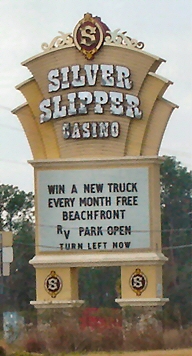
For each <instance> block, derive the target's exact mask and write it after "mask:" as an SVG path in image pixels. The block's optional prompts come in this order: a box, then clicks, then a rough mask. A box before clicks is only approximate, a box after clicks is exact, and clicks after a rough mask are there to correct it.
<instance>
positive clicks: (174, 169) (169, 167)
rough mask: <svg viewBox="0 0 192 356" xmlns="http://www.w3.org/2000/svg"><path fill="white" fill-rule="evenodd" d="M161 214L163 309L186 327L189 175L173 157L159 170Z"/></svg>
mask: <svg viewBox="0 0 192 356" xmlns="http://www.w3.org/2000/svg"><path fill="white" fill-rule="evenodd" d="M161 210H162V242H163V252H164V253H165V255H166V256H167V257H168V259H169V260H168V262H167V263H166V264H165V266H164V284H165V295H166V296H167V297H169V298H170V303H168V304H167V305H166V309H168V310H169V313H170V315H171V317H172V318H173V319H175V320H176V321H177V322H180V323H181V324H185V323H187V322H189V321H190V320H192V313H191V310H192V300H191V295H192V293H191V292H192V265H191V257H192V225H191V217H192V214H191V213H192V172H188V171H187V169H186V168H185V167H182V166H181V164H180V162H177V161H176V160H175V158H174V157H167V158H166V159H165V161H164V163H163V164H162V166H161Z"/></svg>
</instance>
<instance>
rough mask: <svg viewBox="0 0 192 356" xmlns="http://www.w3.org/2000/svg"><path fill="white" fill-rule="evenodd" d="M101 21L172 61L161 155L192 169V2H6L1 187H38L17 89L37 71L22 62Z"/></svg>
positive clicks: (1, 22)
mask: <svg viewBox="0 0 192 356" xmlns="http://www.w3.org/2000/svg"><path fill="white" fill-rule="evenodd" d="M86 12H90V13H92V15H94V16H99V17H101V19H102V21H103V22H105V23H106V24H107V25H108V27H109V28H110V29H111V30H115V29H117V28H120V29H121V30H122V31H127V34H128V35H129V36H130V37H132V38H136V39H137V40H140V41H142V42H144V43H145V48H144V50H145V51H147V52H149V53H152V54H155V55H157V56H159V57H161V58H164V59H165V60H166V63H163V64H162V65H161V66H160V68H159V70H158V74H160V75H162V76H163V77H165V78H167V79H170V80H171V81H173V82H174V84H173V85H171V86H170V87H169V89H168V90H167V91H166V92H165V94H164V97H165V98H166V99H168V100H170V101H172V102H174V103H175V104H177V105H179V109H175V110H174V112H173V114H172V116H171V118H170V121H169V124H168V126H167V129H166V132H165V135H164V139H163V142H162V145H161V151H160V154H161V155H163V154H166V155H170V156H175V157H176V159H177V160H179V161H181V163H182V165H184V166H186V167H187V168H188V169H192V116H191V115H192V114H191V111H192V110H191V103H192V90H191V89H192V74H191V59H192V42H191V35H192V0H118V1H112V0H94V1H92V2H91V1H90V0H78V1H77V0H0V132H1V139H0V184H12V185H16V186H18V187H19V188H20V189H23V190H25V191H26V192H28V191H31V190H33V169H32V167H31V166H30V165H29V164H28V163H27V160H29V159H32V155H31V151H30V148H29V145H28V142H27V139H26V137H25V134H24V132H23V129H22V127H21V125H20V123H19V120H18V118H17V117H16V116H15V115H13V114H11V110H12V109H13V108H15V107H17V106H18V105H20V104H23V103H24V102H25V99H24V98H23V96H22V94H21V93H20V92H19V91H17V90H16V89H15V86H16V85H18V84H19V83H21V82H22V81H24V80H25V79H28V78H29V77H30V76H31V74H30V73H29V71H28V70H27V69H26V68H25V67H22V66H21V62H22V61H24V60H26V59H28V58H29V57H31V56H34V55H36V54H38V53H40V52H42V50H41V44H42V43H43V42H48V43H49V42H50V41H51V40H52V39H53V38H54V37H55V36H57V35H58V31H63V32H64V33H67V32H72V31H73V29H74V27H75V25H76V24H77V22H78V21H79V20H80V19H81V18H82V17H83V15H84V13H86Z"/></svg>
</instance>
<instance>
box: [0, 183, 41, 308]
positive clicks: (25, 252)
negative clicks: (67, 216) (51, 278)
mask: <svg viewBox="0 0 192 356" xmlns="http://www.w3.org/2000/svg"><path fill="white" fill-rule="evenodd" d="M0 230H5V231H12V232H13V255H14V260H13V262H12V264H11V274H10V276H8V277H4V278H3V284H4V294H3V296H2V295H1V304H2V305H3V306H4V309H5V308H6V309H8V308H9V309H10V308H11V309H12V310H22V309H26V308H29V302H30V300H33V299H34V298H35V271H34V268H33V267H32V266H31V265H29V260H30V259H31V258H32V257H33V256H34V254H35V248H34V246H35V241H34V235H35V234H34V197H33V193H31V192H30V193H25V192H24V191H21V190H19V188H18V187H14V186H12V185H5V184H2V185H0ZM2 305H1V306H2Z"/></svg>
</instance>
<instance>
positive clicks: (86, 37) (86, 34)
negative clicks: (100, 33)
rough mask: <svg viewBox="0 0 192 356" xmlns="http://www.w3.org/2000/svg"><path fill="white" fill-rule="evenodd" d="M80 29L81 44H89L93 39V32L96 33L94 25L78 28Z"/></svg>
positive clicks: (94, 39)
mask: <svg viewBox="0 0 192 356" xmlns="http://www.w3.org/2000/svg"><path fill="white" fill-rule="evenodd" d="M80 31H81V44H84V45H86V46H91V45H92V44H93V43H94V42H95V41H96V38H95V33H96V27H92V26H89V25H87V26H85V27H84V28H80Z"/></svg>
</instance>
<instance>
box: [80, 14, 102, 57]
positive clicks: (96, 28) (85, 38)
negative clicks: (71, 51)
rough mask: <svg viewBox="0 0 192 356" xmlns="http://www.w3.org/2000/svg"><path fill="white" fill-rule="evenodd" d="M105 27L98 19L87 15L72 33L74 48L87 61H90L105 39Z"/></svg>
mask: <svg viewBox="0 0 192 356" xmlns="http://www.w3.org/2000/svg"><path fill="white" fill-rule="evenodd" d="M105 26H106V25H104V24H103V23H102V22H101V21H100V19H99V18H98V17H92V15H91V14H89V13H87V14H85V15H84V18H83V19H82V20H80V21H79V22H78V24H77V25H76V27H75V29H74V32H73V39H74V43H75V46H76V47H77V49H78V50H79V51H81V52H82V53H83V54H84V56H85V57H86V58H87V59H92V58H93V56H94V54H95V53H96V52H97V51H98V50H99V49H100V48H101V46H102V44H103V41H104V38H105V31H106V29H105Z"/></svg>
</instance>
